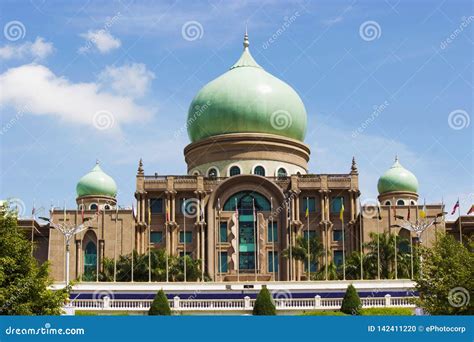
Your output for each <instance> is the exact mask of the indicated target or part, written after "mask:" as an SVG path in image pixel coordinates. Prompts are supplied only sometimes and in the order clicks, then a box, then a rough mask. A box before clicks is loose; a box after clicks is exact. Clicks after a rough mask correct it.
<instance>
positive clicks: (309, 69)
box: [0, 0, 474, 214]
mask: <svg viewBox="0 0 474 342" xmlns="http://www.w3.org/2000/svg"><path fill="white" fill-rule="evenodd" d="M0 7H1V8H0V12H1V14H0V19H1V20H0V25H1V26H2V27H3V34H2V35H1V37H0V38H1V40H0V42H1V43H0V63H1V67H0V87H1V91H0V110H1V123H0V139H1V140H0V143H1V152H0V153H1V183H0V198H18V199H20V200H21V201H22V202H23V203H24V206H25V210H24V211H25V214H29V213H30V212H31V207H32V205H33V201H34V202H35V203H36V207H37V208H39V207H44V208H49V206H50V204H51V203H54V204H55V205H58V204H59V205H62V204H63V203H64V202H66V203H67V206H68V207H73V206H74V199H75V186H76V183H77V181H78V179H79V178H80V177H81V176H82V175H83V174H85V173H86V172H88V171H89V170H90V169H91V168H92V167H93V165H94V163H95V160H96V159H99V160H100V162H101V165H102V167H103V169H104V170H105V171H106V172H108V173H109V174H110V175H111V176H113V177H114V178H115V180H116V182H117V183H118V187H119V195H118V199H119V203H120V204H121V205H123V206H130V205H131V203H132V200H133V193H134V190H135V188H134V187H135V175H136V169H137V164H138V160H139V158H140V157H142V158H143V160H144V166H145V172H146V173H147V174H154V173H155V172H158V173H159V174H184V173H185V172H186V167H185V163H184V158H183V148H184V147H185V146H186V145H187V144H188V143H189V140H188V137H187V134H186V132H185V129H184V125H185V120H186V115H187V109H188V106H189V103H190V102H191V100H192V98H193V96H194V95H195V94H196V93H197V92H198V90H199V89H200V88H201V87H202V86H203V85H204V84H206V83H207V82H209V81H211V80H212V79H214V78H215V77H217V76H218V75H220V74H222V73H223V72H225V71H226V70H227V69H228V68H229V67H230V66H231V65H232V64H233V63H234V62H235V61H236V60H237V59H238V57H239V56H240V53H241V50H242V37H243V33H244V30H245V23H246V22H247V23H248V30H249V35H250V44H251V46H250V49H251V52H252V54H253V56H254V58H255V59H256V60H257V61H258V62H259V64H261V65H262V66H263V67H264V68H265V69H266V70H267V71H268V72H270V73H272V74H274V75H275V76H277V77H279V78H281V79H283V80H284V81H286V82H287V83H289V84H290V85H291V86H292V87H294V88H295V90H296V91H297V92H298V93H299V94H300V96H301V97H302V99H303V101H304V103H305V106H306V109H307V112H308V122H309V123H308V132H307V136H306V140H305V142H306V143H307V144H309V145H310V147H311V150H312V155H311V161H310V172H313V173H347V172H349V170H350V165H351V158H352V156H355V157H356V160H357V162H358V166H359V172H360V186H361V191H362V200H363V202H364V201H372V200H373V199H374V198H376V196H377V191H376V185H377V179H378V177H379V176H380V175H381V174H382V173H383V172H384V171H385V170H386V169H387V168H389V167H390V166H391V164H392V162H393V159H394V156H395V155H398V156H399V158H400V161H401V163H402V164H403V165H404V166H405V167H406V168H408V169H410V170H411V171H412V172H413V173H415V175H416V176H417V177H418V180H419V182H420V197H421V199H422V200H423V198H426V202H427V203H431V202H437V203H439V202H441V200H442V199H443V200H444V202H445V203H446V204H447V207H448V210H449V211H450V209H451V208H452V206H453V205H454V202H455V201H456V199H457V198H458V197H460V200H461V208H462V210H463V211H467V209H468V206H470V205H471V204H473V202H474V194H473V190H474V178H473V170H474V167H473V166H474V157H473V146H474V144H473V142H474V141H473V139H474V138H473V137H474V135H473V129H472V128H473V126H474V123H471V122H470V121H471V118H472V115H473V77H472V75H473V74H472V71H473V70H472V62H473V54H472V51H473V34H472V33H473V27H474V17H473V15H474V11H473V8H472V5H471V3H470V2H469V1H449V2H448V1H391V0H386V1H311V2H302V1H233V2H230V1H193V2H191V1H159V2H158V1H131V0H122V1H82V2H81V1H74V2H71V1H62V2H61V1H55V2H52V1H49V0H31V1H5V0H4V1H2V4H1V5H0ZM0 33H2V32H0Z"/></svg>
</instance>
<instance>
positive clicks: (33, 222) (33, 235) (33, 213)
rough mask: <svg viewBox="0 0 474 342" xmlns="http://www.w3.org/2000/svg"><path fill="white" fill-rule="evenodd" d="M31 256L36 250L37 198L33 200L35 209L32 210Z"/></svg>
mask: <svg viewBox="0 0 474 342" xmlns="http://www.w3.org/2000/svg"><path fill="white" fill-rule="evenodd" d="M31 216H32V220H31V256H33V252H34V243H35V200H33V209H32V210H31Z"/></svg>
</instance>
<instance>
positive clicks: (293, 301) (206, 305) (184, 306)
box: [71, 294, 415, 312]
mask: <svg viewBox="0 0 474 342" xmlns="http://www.w3.org/2000/svg"><path fill="white" fill-rule="evenodd" d="M151 302H152V300H151V299H112V298H109V297H107V296H105V297H103V298H102V299H75V300H73V301H72V302H71V306H72V307H73V308H74V309H75V310H87V311H96V310H97V311H98V310H105V311H115V310H116V311H119V310H120V311H147V310H148V309H149V308H150V305H151ZM274 302H275V307H276V309H277V310H285V311H291V310H295V311H298V310H300V311H302V310H334V309H339V308H340V307H341V304H342V298H321V297H320V296H315V297H314V298H277V299H275V300H274ZM361 302H362V307H363V308H374V307H409V308H413V307H415V305H414V303H413V297H392V296H390V295H389V294H387V295H385V297H365V298H361ZM169 304H170V307H171V309H172V310H174V311H178V312H180V311H204V312H205V311H223V312H225V311H250V310H252V309H253V306H254V305H255V299H250V297H245V298H244V299H181V298H179V297H177V296H176V297H174V298H173V299H172V300H170V301H169Z"/></svg>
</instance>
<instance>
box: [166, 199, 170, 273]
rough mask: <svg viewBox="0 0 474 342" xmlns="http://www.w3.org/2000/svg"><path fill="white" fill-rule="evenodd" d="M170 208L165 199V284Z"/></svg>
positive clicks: (167, 271)
mask: <svg viewBox="0 0 474 342" xmlns="http://www.w3.org/2000/svg"><path fill="white" fill-rule="evenodd" d="M169 210H170V208H169V200H168V198H166V213H165V215H166V217H165V219H166V223H165V234H166V240H165V255H166V282H168V281H169V270H168V266H169V265H168V263H169V261H168V244H169V242H170V241H169V240H170V239H169V236H168V226H169V221H170V212H169Z"/></svg>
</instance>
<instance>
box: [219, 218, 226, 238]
mask: <svg viewBox="0 0 474 342" xmlns="http://www.w3.org/2000/svg"><path fill="white" fill-rule="evenodd" d="M219 235H220V242H227V222H221V224H220V227H219Z"/></svg>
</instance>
